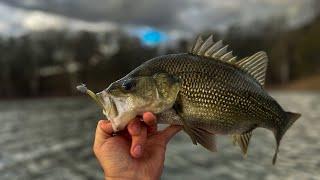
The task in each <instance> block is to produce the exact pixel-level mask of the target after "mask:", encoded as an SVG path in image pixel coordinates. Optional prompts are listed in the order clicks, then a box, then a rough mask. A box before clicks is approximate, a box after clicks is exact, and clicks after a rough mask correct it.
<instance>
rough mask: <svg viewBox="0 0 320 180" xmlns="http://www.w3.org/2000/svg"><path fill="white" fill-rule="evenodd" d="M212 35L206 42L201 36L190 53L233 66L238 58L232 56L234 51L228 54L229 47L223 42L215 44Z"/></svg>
mask: <svg viewBox="0 0 320 180" xmlns="http://www.w3.org/2000/svg"><path fill="white" fill-rule="evenodd" d="M212 37H213V36H212V35H210V36H209V37H208V38H207V39H206V40H205V41H204V40H203V39H202V37H201V36H199V37H198V38H197V40H196V42H195V44H194V45H193V47H192V49H191V50H190V51H189V53H191V54H193V55H197V56H203V57H208V58H214V59H216V60H220V61H224V62H227V63H231V64H233V63H234V61H235V60H236V57H234V56H233V55H232V51H230V52H228V50H227V49H228V45H226V46H224V45H223V43H222V41H218V42H214V41H213V39H212Z"/></svg>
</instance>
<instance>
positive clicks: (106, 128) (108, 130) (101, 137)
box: [93, 120, 113, 148]
mask: <svg viewBox="0 0 320 180" xmlns="http://www.w3.org/2000/svg"><path fill="white" fill-rule="evenodd" d="M112 132H113V129H112V125H111V123H110V122H108V121H106V120H100V121H99V122H98V125H97V128H96V134H95V138H94V145H93V146H94V147H95V148H97V147H100V146H101V145H102V144H103V143H104V142H105V141H106V140H107V139H108V138H110V137H112Z"/></svg>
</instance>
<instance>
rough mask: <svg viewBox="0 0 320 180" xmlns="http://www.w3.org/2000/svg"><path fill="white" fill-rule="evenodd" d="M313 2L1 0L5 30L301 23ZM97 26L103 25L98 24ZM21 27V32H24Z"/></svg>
mask: <svg viewBox="0 0 320 180" xmlns="http://www.w3.org/2000/svg"><path fill="white" fill-rule="evenodd" d="M312 2H313V0H223V1H222V0H202V1H200V0H0V33H8V32H10V33H11V34H14V33H15V32H16V31H25V30H37V29H39V28H40V29H41V28H43V27H49V28H54V27H62V26H68V27H72V28H79V27H80V28H85V27H91V28H98V29H99V28H100V29H104V28H107V29H108V28H111V27H114V26H118V25H134V26H151V27H155V28H160V29H163V30H167V31H170V30H176V29H178V30H186V31H189V32H190V31H191V32H197V31H201V30H203V29H208V28H210V29H225V28H226V27H228V26H229V25H231V24H234V23H237V24H248V23H250V22H252V21H256V20H264V19H267V18H269V17H272V16H284V17H286V18H287V20H288V22H289V24H291V25H297V24H300V23H302V22H304V21H306V20H308V19H309V18H310V17H312V15H313V5H312ZM95 25H98V26H97V27H95ZM20 29H22V30H20Z"/></svg>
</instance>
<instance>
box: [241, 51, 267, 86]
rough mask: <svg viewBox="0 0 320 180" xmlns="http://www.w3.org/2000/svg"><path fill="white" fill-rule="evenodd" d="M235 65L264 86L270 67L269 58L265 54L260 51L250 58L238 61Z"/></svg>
mask: <svg viewBox="0 0 320 180" xmlns="http://www.w3.org/2000/svg"><path fill="white" fill-rule="evenodd" d="M235 64H236V66H238V67H239V68H240V69H242V70H244V71H245V72H247V73H248V74H250V75H251V76H252V77H254V78H255V79H256V80H257V81H258V82H259V83H260V84H261V85H262V86H263V85H264V82H265V76H266V71H267V66H268V57H267V54H266V53H265V52H263V51H260V52H258V53H256V54H254V55H252V56H250V57H246V58H243V59H241V60H239V61H237V62H236V63H235Z"/></svg>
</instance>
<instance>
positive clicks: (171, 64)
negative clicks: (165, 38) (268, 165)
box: [100, 36, 300, 164]
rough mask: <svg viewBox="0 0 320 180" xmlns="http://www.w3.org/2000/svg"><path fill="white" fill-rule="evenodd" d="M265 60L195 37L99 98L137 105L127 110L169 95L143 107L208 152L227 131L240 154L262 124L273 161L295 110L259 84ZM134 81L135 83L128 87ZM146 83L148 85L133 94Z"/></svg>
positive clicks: (261, 56) (258, 55) (153, 61)
mask: <svg viewBox="0 0 320 180" xmlns="http://www.w3.org/2000/svg"><path fill="white" fill-rule="evenodd" d="M267 62H268V59H267V56H266V54H265V53H264V52H258V53H256V54H254V55H253V56H250V57H247V58H244V59H240V60H237V58H236V57H234V56H233V55H232V52H227V46H223V45H222V43H221V41H219V42H213V40H212V36H210V37H209V38H207V39H206V40H205V41H204V40H202V38H201V37H200V38H198V39H197V41H196V43H195V45H194V46H193V48H192V49H191V51H190V52H189V53H183V54H171V55H165V56H160V57H156V58H154V59H151V60H149V61H147V62H145V63H143V64H142V65H140V66H139V67H137V68H136V69H134V70H133V71H132V72H130V73H129V74H128V75H126V76H125V77H123V78H122V79H120V80H118V81H116V82H114V83H112V84H111V85H110V86H109V87H108V88H107V89H106V90H105V91H104V92H105V94H108V95H105V96H103V97H102V99H103V98H105V97H113V99H115V98H114V97H124V96H125V97H126V98H127V99H130V100H126V101H125V102H127V103H126V104H130V103H131V104H135V105H136V106H130V107H131V108H127V110H126V112H128V111H129V109H139V110H136V111H135V113H132V115H136V114H139V113H141V112H142V111H143V110H146V107H145V106H142V105H139V108H132V107H138V104H141V103H142V104H143V103H144V104H150V102H154V101H159V100H160V99H173V100H174V101H172V103H167V104H166V105H165V106H163V104H164V101H163V102H162V103H158V104H157V105H155V106H154V107H156V106H157V107H160V106H161V108H160V109H159V108H158V110H157V112H155V111H153V109H148V111H152V112H154V113H156V114H157V116H158V122H159V123H166V124H176V125H182V126H183V128H184V130H185V132H186V133H187V134H188V135H189V136H190V137H191V139H192V141H193V143H194V144H197V143H199V144H201V145H202V146H204V147H205V148H207V149H208V150H211V151H216V145H215V141H214V139H215V138H214V137H215V134H230V135H232V137H233V140H234V142H235V143H237V144H238V145H239V146H240V147H241V149H242V151H243V153H244V154H246V152H247V147H248V144H249V141H250V138H251V136H252V131H253V130H254V129H255V128H257V127H262V128H267V129H269V130H271V131H272V132H273V133H274V135H275V139H276V143H277V146H276V152H275V155H274V158H273V164H274V163H275V162H276V158H277V152H278V148H279V144H280V140H281V138H282V137H283V135H284V134H285V132H286V131H287V129H288V128H289V127H290V126H291V125H292V124H293V123H294V122H295V120H296V119H298V118H299V117H300V114H297V113H291V112H286V111H284V110H283V108H282V107H281V106H280V105H279V104H278V103H277V102H276V101H275V100H274V99H273V98H272V97H271V96H269V95H268V93H267V92H266V91H265V89H264V88H263V85H264V80H265V73H266V69H267ZM157 74H161V75H162V76H163V77H164V78H162V79H164V80H159V79H158V78H153V79H152V78H151V79H148V80H144V81H146V82H147V83H142V82H141V80H139V79H141V78H142V77H154V76H155V75H157ZM162 76H161V77H162ZM153 82H154V83H153ZM137 83H139V86H138V87H136V89H133V90H131V89H132V86H136V84H137ZM151 84H154V85H151ZM149 85H150V86H149ZM173 85H175V86H173ZM128 86H129V88H128ZM153 86H154V88H150V87H153ZM173 87H175V88H173ZM177 87H178V88H177ZM147 88H150V90H149V91H145V92H144V93H143V95H142V93H141V94H140V95H139V96H138V95H137V93H138V92H140V91H141V90H142V89H147ZM120 89H122V90H120ZM123 89H125V90H123ZM127 89H129V91H127ZM170 93H171V95H170ZM146 94H147V95H148V96H147V95H146ZM100 96H101V93H100ZM142 96H143V97H144V99H146V97H151V96H152V97H154V98H151V100H150V101H141V99H143V98H138V97H142ZM133 97H135V98H133ZM118 99H119V98H118ZM123 99H124V98H123ZM138 99H140V101H138ZM119 101H120V100H119ZM121 101H122V102H124V100H121ZM138 102H139V103H138ZM170 102H171V101H170ZM115 104H117V103H115ZM118 104H119V103H118ZM117 107H118V106H117Z"/></svg>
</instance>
